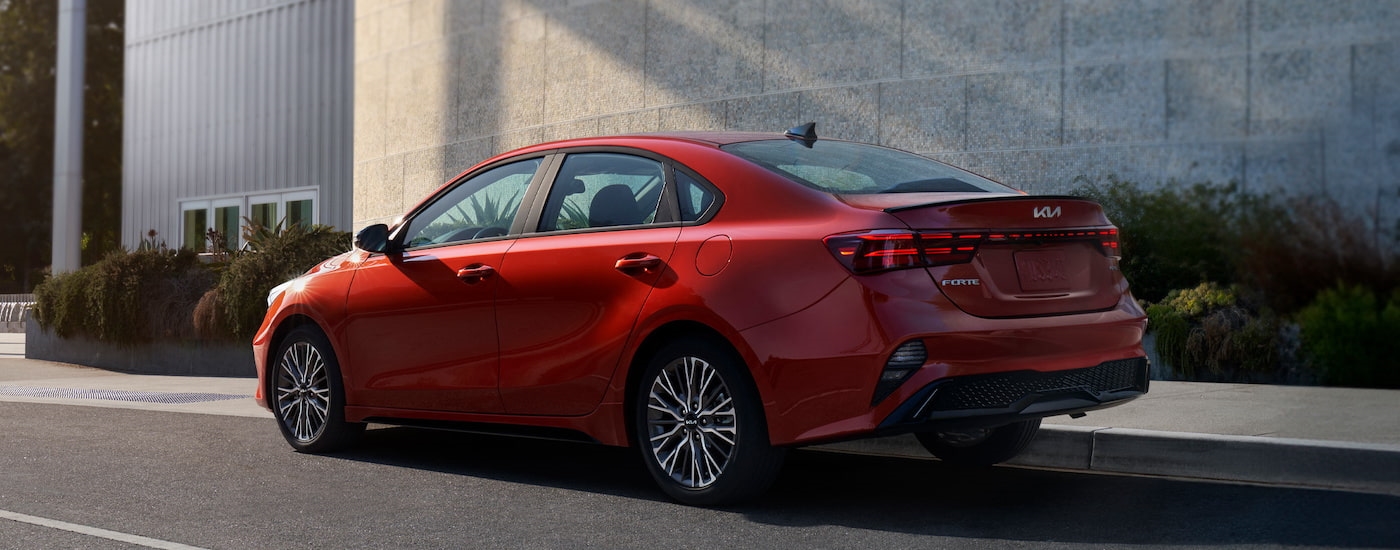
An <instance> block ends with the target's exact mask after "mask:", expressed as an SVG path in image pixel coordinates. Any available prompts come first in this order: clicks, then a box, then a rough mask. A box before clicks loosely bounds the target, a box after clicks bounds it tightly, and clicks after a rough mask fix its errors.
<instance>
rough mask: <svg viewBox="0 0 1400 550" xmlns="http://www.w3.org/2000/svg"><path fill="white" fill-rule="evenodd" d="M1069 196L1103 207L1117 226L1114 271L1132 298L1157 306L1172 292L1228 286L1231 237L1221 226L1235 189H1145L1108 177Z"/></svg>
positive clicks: (1083, 184)
mask: <svg viewBox="0 0 1400 550" xmlns="http://www.w3.org/2000/svg"><path fill="white" fill-rule="evenodd" d="M1073 192H1074V194H1076V195H1080V196H1083V197H1086V198H1089V199H1093V200H1095V201H1096V202H1098V203H1099V204H1101V205H1103V207H1104V212H1105V214H1107V215H1108V218H1109V219H1110V220H1112V221H1113V223H1114V224H1116V225H1117V226H1118V229H1119V234H1120V238H1121V241H1122V247H1123V248H1122V250H1123V261H1122V262H1121V263H1120V264H1119V268H1120V269H1122V270H1123V275H1124V276H1125V277H1127V278H1128V282H1129V283H1130V284H1132V289H1133V295H1134V296H1137V297H1138V298H1141V299H1144V300H1148V301H1154V302H1155V301H1158V300H1161V299H1163V298H1165V297H1166V295H1167V293H1168V292H1170V291H1172V290H1173V289H1179V288H1191V287H1194V286H1196V285H1197V284H1200V283H1202V282H1206V281H1210V282H1216V283H1223V284H1228V283H1229V282H1230V280H1231V270H1230V266H1231V263H1230V260H1229V257H1230V254H1231V243H1230V240H1231V238H1230V237H1231V235H1230V228H1229V224H1228V223H1226V221H1225V220H1227V219H1228V218H1229V217H1230V216H1231V214H1232V212H1233V210H1234V202H1235V197H1236V195H1237V193H1238V187H1237V186H1236V185H1235V184H1227V185H1211V184H1206V183H1198V184H1195V185H1189V186H1186V185H1180V184H1176V183H1175V182H1173V183H1168V184H1167V185H1164V186H1162V187H1159V188H1156V189H1146V188H1143V187H1141V186H1139V185H1137V184H1135V183H1132V182H1128V181H1123V180H1119V179H1117V178H1114V177H1112V176H1110V177H1109V178H1108V179H1107V181H1106V182H1104V183H1098V184H1095V183H1088V182H1084V181H1083V180H1081V185H1080V186H1078V187H1076V188H1075V190H1074V191H1073Z"/></svg>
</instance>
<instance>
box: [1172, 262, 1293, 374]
mask: <svg viewBox="0 0 1400 550" xmlns="http://www.w3.org/2000/svg"><path fill="white" fill-rule="evenodd" d="M1147 316H1148V320H1149V321H1148V327H1149V329H1150V330H1152V331H1153V333H1154V334H1155V335H1156V341H1157V353H1158V355H1159V356H1160V357H1161V359H1162V361H1163V362H1164V363H1166V364H1167V366H1169V367H1171V368H1172V370H1173V371H1175V372H1177V373H1178V374H1181V375H1182V376H1184V377H1186V378H1188V379H1198V378H1206V377H1207V375H1209V377H1214V378H1225V379H1232V378H1238V377H1241V376H1243V375H1245V374H1246V373H1262V372H1269V371H1272V370H1273V369H1275V367H1276V363H1277V358H1278V347H1279V341H1278V328H1279V324H1278V321H1277V319H1275V318H1274V317H1273V315H1271V314H1269V313H1267V312H1263V313H1260V312H1257V311H1253V309H1252V308H1248V307H1245V306H1244V305H1242V304H1241V303H1240V299H1239V296H1238V294H1237V293H1236V291H1235V290H1233V289H1225V288H1221V287H1220V286H1218V285H1216V284H1214V283H1202V284H1200V285H1197V286H1196V287H1194V288H1190V289H1184V290H1174V291H1172V292H1170V293H1168V294H1167V297H1166V299H1164V300H1162V301H1161V302H1159V303H1156V304H1151V305H1149V306H1148V308H1147Z"/></svg>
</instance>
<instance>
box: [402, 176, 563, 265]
mask: <svg viewBox="0 0 1400 550" xmlns="http://www.w3.org/2000/svg"><path fill="white" fill-rule="evenodd" d="M541 162H542V159H539V158H535V159H530V160H524V161H520V162H516V163H512V164H507V165H505V166H498V167H496V168H492V169H490V170H487V171H486V172H483V173H481V174H477V175H476V176H473V177H472V178H471V179H469V180H467V181H464V182H462V183H461V184H460V185H458V186H456V187H453V188H452V189H451V190H449V191H448V192H447V193H445V194H443V195H442V196H440V197H438V198H437V200H436V201H434V202H433V203H432V204H431V205H429V206H428V207H427V208H425V209H424V210H423V211H421V212H419V213H418V214H417V215H415V216H414V217H413V219H411V220H409V221H408V225H407V227H405V228H404V240H403V243H404V247H406V248H414V247H419V246H431V245H436V244H443V243H451V242H460V241H470V240H474V239H485V238H488V237H500V236H502V235H506V234H508V233H510V226H511V224H512V223H514V222H515V216H516V214H517V213H519V212H520V200H521V199H522V198H524V196H525V190H526V189H527V188H528V187H529V186H530V179H531V178H533V177H534V176H535V171H536V170H538V169H539V167H540V163H541Z"/></svg>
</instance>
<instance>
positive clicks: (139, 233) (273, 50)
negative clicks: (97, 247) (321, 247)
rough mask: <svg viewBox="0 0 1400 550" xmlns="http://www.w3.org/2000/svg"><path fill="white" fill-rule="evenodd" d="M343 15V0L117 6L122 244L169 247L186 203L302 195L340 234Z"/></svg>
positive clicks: (348, 9)
mask: <svg viewBox="0 0 1400 550" xmlns="http://www.w3.org/2000/svg"><path fill="white" fill-rule="evenodd" d="M353 14H354V6H353V5H352V3H350V2H345V1H343V0H179V1H174V2H172V1H170V0H127V2H126V24H127V30H126V75H125V82H126V97H125V101H124V111H125V112H124V120H125V122H124V125H123V132H124V133H125V135H124V136H123V140H122V141H123V148H124V150H123V162H122V233H121V235H122V244H123V245H125V246H126V247H128V248H135V247H137V246H138V245H139V244H140V242H141V239H142V238H143V237H145V236H146V232H147V231H148V230H151V229H155V230H156V231H157V232H158V233H159V235H160V237H159V238H160V239H162V240H164V241H165V242H167V243H168V244H170V245H172V246H176V245H178V244H179V241H180V234H179V229H180V211H179V201H181V200H184V199H197V198H217V197H230V196H237V195H248V194H254V193H264V192H273V191H281V190H287V189H292V188H307V187H317V188H319V199H318V207H319V209H320V212H319V219H320V222H321V223H324V224H328V225H335V226H339V227H341V228H347V229H348V228H349V226H350V222H351V197H352V193H351V190H350V187H351V185H352V180H351V122H352V121H351V116H352V112H353V110H352V106H351V102H352V100H353V96H352V95H351V92H352V86H353V79H352V75H351V72H352V70H353V66H352V56H353V54H352V50H353V46H354V43H353V23H352V19H353ZM241 215H242V216H247V215H248V212H247V211H246V210H244V211H243V212H242V213H241Z"/></svg>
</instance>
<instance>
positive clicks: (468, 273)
mask: <svg viewBox="0 0 1400 550" xmlns="http://www.w3.org/2000/svg"><path fill="white" fill-rule="evenodd" d="M495 273H496V268H494V267H491V266H489V265H486V264H472V265H469V266H467V267H464V268H462V269H458V270H457V278H458V279H461V280H462V282H464V283H467V284H469V285H474V284H476V283H479V282H481V280H482V279H485V278H487V277H490V276H491V275H493V274H495Z"/></svg>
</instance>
